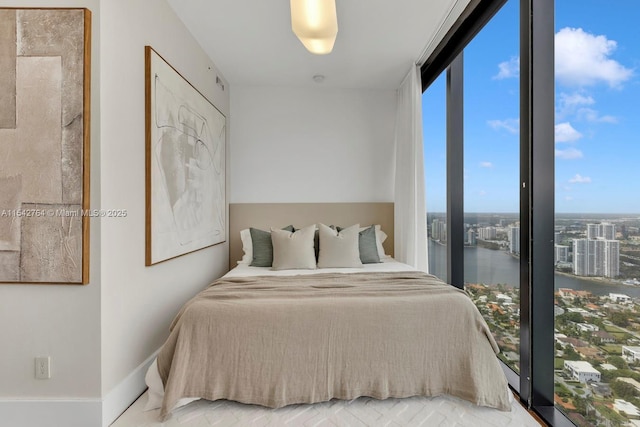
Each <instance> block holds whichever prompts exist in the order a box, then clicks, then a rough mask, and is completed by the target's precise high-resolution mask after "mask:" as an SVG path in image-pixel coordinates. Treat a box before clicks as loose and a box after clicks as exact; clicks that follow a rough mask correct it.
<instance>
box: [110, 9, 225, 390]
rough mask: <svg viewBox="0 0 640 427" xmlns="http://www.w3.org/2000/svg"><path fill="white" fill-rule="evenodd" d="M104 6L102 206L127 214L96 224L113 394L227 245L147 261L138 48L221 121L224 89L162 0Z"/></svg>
mask: <svg viewBox="0 0 640 427" xmlns="http://www.w3.org/2000/svg"><path fill="white" fill-rule="evenodd" d="M101 6H102V9H101V27H102V37H101V54H102V63H103V64H104V65H103V68H102V72H101V90H102V100H101V101H102V102H101V105H100V108H101V116H102V147H101V151H102V152H101V163H102V165H101V166H102V189H101V190H102V195H101V196H102V208H103V209H126V210H127V212H128V216H127V217H126V218H115V219H103V222H102V248H101V253H102V283H103V287H102V297H101V307H102V320H101V323H102V392H103V395H104V396H105V399H107V400H109V399H110V396H111V394H112V393H120V392H119V390H120V389H121V388H122V385H123V384H125V383H127V376H128V375H130V374H132V373H134V372H135V370H136V368H137V367H139V366H140V364H142V363H143V362H144V361H145V360H146V359H147V358H148V357H149V356H150V355H152V353H153V352H154V351H155V350H157V349H158V348H159V347H160V346H161V345H162V344H163V342H164V340H165V339H166V337H167V336H168V332H169V331H168V328H169V324H170V322H171V320H172V319H173V317H174V316H175V314H176V313H177V311H178V309H179V308H180V306H181V305H182V304H183V303H184V302H185V301H186V300H188V299H189V298H191V297H192V296H193V295H194V294H195V293H197V292H198V291H199V290H201V289H202V288H204V287H205V286H206V285H207V284H209V283H210V282H212V281H213V280H214V279H215V278H217V277H219V276H221V275H222V274H224V273H225V272H226V269H227V266H228V245H227V244H226V243H224V244H220V245H217V246H214V247H211V248H208V249H204V250H201V251H198V252H195V253H192V254H189V255H185V256H182V257H179V258H176V259H173V260H170V261H166V262H163V263H160V264H157V265H155V266H152V267H145V126H144V123H145V122H144V121H145V108H144V46H145V45H150V46H152V47H153V48H154V49H155V50H156V51H157V52H158V53H159V54H160V55H162V56H163V57H164V58H165V60H167V61H168V62H169V63H170V64H171V65H172V66H173V67H174V68H176V69H177V70H178V71H179V72H180V73H181V74H182V75H183V76H184V77H185V78H186V79H187V80H189V82H191V84H192V85H194V86H195V87H196V88H198V89H199V90H200V91H201V92H202V93H203V94H204V95H205V96H206V97H207V98H208V99H209V100H210V101H211V102H212V103H213V104H214V105H216V106H217V107H218V109H220V110H221V111H222V112H223V114H225V115H226V116H227V117H229V87H228V85H226V84H225V87H226V90H225V91H224V92H223V91H222V90H221V89H220V88H219V87H218V86H217V85H216V83H215V79H216V73H217V74H218V75H219V76H220V77H221V78H222V77H223V76H222V74H220V72H217V71H216V68H215V66H214V64H213V63H212V62H211V61H210V60H209V58H208V57H207V56H206V55H205V53H204V52H203V51H202V50H201V48H200V47H199V45H198V44H197V42H196V41H195V40H194V39H193V38H192V36H191V35H190V33H189V32H188V30H187V28H186V27H185V26H184V25H183V24H182V22H181V21H180V20H179V19H178V18H177V16H176V15H175V14H174V12H173V10H172V9H171V8H170V7H169V6H168V4H167V3H166V1H165V0H108V1H103V2H102V4H101ZM227 138H229V132H228V129H227ZM227 152H228V150H227ZM138 387H139V386H138ZM139 392H142V389H140V390H139ZM129 403H131V402H129Z"/></svg>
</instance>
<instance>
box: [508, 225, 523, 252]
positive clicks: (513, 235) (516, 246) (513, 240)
mask: <svg viewBox="0 0 640 427" xmlns="http://www.w3.org/2000/svg"><path fill="white" fill-rule="evenodd" d="M509 252H511V253H512V254H519V253H520V227H509Z"/></svg>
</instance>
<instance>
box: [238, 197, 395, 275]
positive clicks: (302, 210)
mask: <svg viewBox="0 0 640 427" xmlns="http://www.w3.org/2000/svg"><path fill="white" fill-rule="evenodd" d="M319 222H321V223H323V224H327V225H331V224H334V225H341V226H343V227H345V226H349V225H352V224H356V223H359V224H360V225H361V226H367V225H371V224H380V226H381V227H382V230H383V231H384V232H385V233H387V235H388V238H387V240H386V241H385V242H384V243H383V246H384V250H385V253H387V254H388V255H391V256H393V203H391V202H388V203H230V204H229V268H233V267H235V266H236V265H237V261H239V260H240V259H242V254H243V252H242V242H241V241H240V230H243V229H245V228H249V227H255V228H260V229H262V230H269V229H270V227H284V226H287V225H289V224H292V225H293V226H294V227H296V228H302V227H304V226H307V225H310V224H317V223H319Z"/></svg>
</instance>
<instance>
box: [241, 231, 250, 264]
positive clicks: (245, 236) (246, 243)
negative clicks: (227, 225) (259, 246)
mask: <svg viewBox="0 0 640 427" xmlns="http://www.w3.org/2000/svg"><path fill="white" fill-rule="evenodd" d="M240 240H241V241H242V250H243V251H244V255H243V256H242V259H241V260H240V261H238V264H251V261H252V260H253V240H251V232H250V231H249V229H248V228H245V229H244V230H240Z"/></svg>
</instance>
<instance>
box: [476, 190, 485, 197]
mask: <svg viewBox="0 0 640 427" xmlns="http://www.w3.org/2000/svg"><path fill="white" fill-rule="evenodd" d="M478 194H479V195H480V196H486V195H487V192H486V191H484V190H480V193H478Z"/></svg>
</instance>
